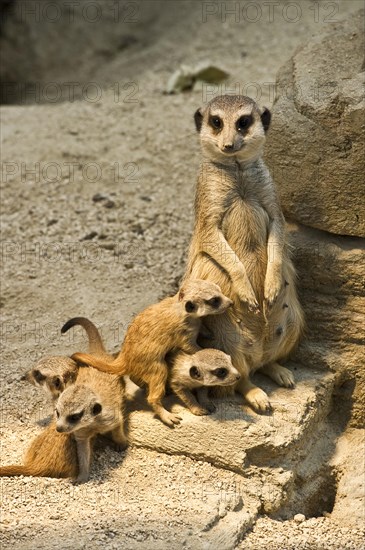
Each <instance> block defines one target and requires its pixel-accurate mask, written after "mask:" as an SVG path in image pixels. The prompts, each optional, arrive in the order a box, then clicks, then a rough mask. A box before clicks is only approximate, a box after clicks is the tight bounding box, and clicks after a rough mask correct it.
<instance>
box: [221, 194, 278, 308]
mask: <svg viewBox="0 0 365 550" xmlns="http://www.w3.org/2000/svg"><path fill="white" fill-rule="evenodd" d="M268 227H269V216H268V214H267V212H266V211H265V210H264V208H263V207H262V206H261V205H260V204H259V203H258V202H257V201H254V200H250V199H247V200H244V199H237V200H236V201H235V202H234V203H233V204H232V206H231V207H230V208H229V209H228V210H227V212H226V215H225V217H224V220H223V225H222V231H223V235H224V236H225V238H226V240H227V242H228V244H229V245H230V247H231V248H232V250H233V251H234V252H235V253H236V254H237V256H238V258H239V259H240V261H241V262H242V263H243V264H244V266H245V269H246V272H247V275H248V277H249V279H250V282H251V284H252V286H253V289H254V291H255V292H256V294H257V295H258V297H259V298H261V295H262V292H263V288H264V282H265V274H266V267H267V238H268Z"/></svg>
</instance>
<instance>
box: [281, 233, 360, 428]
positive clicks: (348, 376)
mask: <svg viewBox="0 0 365 550" xmlns="http://www.w3.org/2000/svg"><path fill="white" fill-rule="evenodd" d="M290 236H291V241H292V244H293V252H294V260H295V265H296V267H297V272H298V289H299V294H300V300H301V303H302V305H303V307H304V311H305V316H306V322H307V330H306V333H305V337H304V338H303V339H302V342H301V344H300V346H299V349H298V351H297V357H298V358H300V360H301V361H302V363H303V364H307V365H309V366H312V367H320V368H325V369H327V368H329V369H331V370H332V371H333V372H336V373H337V375H338V390H337V391H338V392H339V394H338V395H339V396H340V395H341V396H342V397H343V398H345V400H347V403H348V404H349V405H350V408H352V410H351V416H352V419H351V423H352V425H353V426H356V427H358V428H361V427H364V402H365V369H364V364H365V347H364V343H365V340H364V323H365V240H364V239H360V238H355V237H352V238H350V237H340V236H337V235H331V234H329V233H326V232H324V231H319V230H316V229H311V228H308V227H304V226H300V225H294V224H292V225H291V226H290Z"/></svg>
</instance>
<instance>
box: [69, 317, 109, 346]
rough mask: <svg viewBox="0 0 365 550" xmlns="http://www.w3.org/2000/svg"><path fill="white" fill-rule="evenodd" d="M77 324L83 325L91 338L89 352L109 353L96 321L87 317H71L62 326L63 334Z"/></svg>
mask: <svg viewBox="0 0 365 550" xmlns="http://www.w3.org/2000/svg"><path fill="white" fill-rule="evenodd" d="M76 325H80V326H82V327H83V328H84V329H85V330H86V334H87V336H88V339H89V352H90V353H95V354H99V355H100V354H103V355H107V352H106V350H105V347H104V344H103V341H102V339H101V336H100V333H99V331H98V329H97V328H96V326H95V325H94V323H92V322H91V321H89V319H86V317H74V318H73V319H70V320H69V321H67V323H65V324H64V325H63V327H62V328H61V332H62V334H65V332H67V331H68V330H70V328H71V327H74V326H76Z"/></svg>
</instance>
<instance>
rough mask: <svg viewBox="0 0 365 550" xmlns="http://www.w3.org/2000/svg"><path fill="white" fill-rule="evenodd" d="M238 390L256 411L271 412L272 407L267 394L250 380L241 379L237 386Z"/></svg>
mask: <svg viewBox="0 0 365 550" xmlns="http://www.w3.org/2000/svg"><path fill="white" fill-rule="evenodd" d="M237 390H238V391H239V392H240V393H241V395H243V397H244V398H245V399H246V401H247V402H248V403H249V405H251V407H252V408H253V409H254V410H255V411H257V412H259V413H265V412H270V411H271V405H270V401H269V398H268V396H267V394H266V393H265V392H264V390H262V389H261V388H259V387H257V386H255V384H253V383H252V382H251V380H250V379H249V378H246V379H244V380H242V379H241V380H240V381H239V382H238V384H237Z"/></svg>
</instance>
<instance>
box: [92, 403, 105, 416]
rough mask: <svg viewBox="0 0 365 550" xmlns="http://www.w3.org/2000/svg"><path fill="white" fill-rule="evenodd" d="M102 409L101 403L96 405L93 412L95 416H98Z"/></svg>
mask: <svg viewBox="0 0 365 550" xmlns="http://www.w3.org/2000/svg"><path fill="white" fill-rule="evenodd" d="M101 409H102V406H101V405H100V403H95V405H94V406H93V408H92V411H91V412H92V413H93V415H94V416H96V415H97V414H100V413H101Z"/></svg>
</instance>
